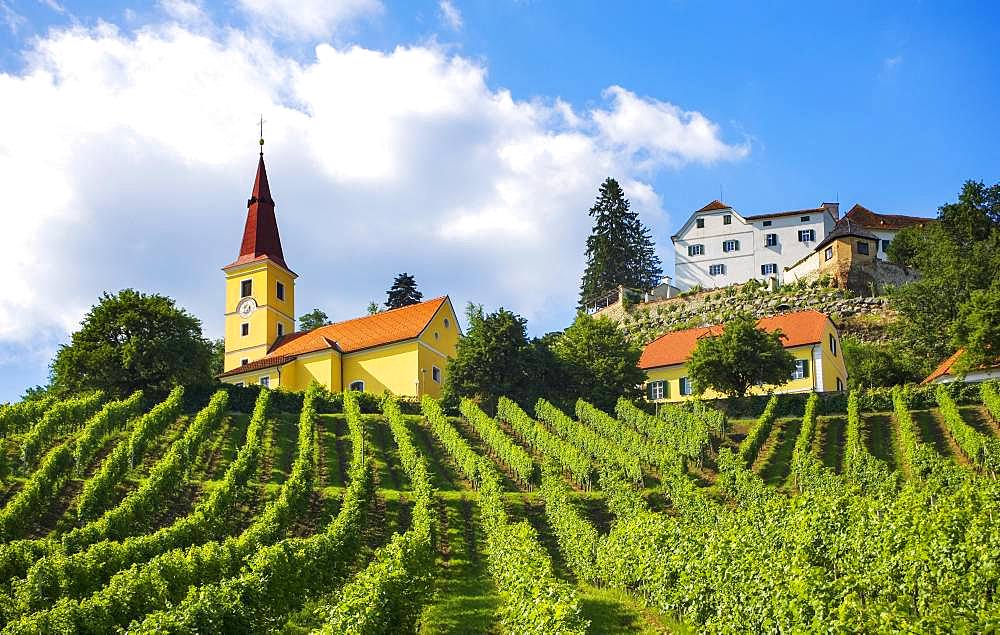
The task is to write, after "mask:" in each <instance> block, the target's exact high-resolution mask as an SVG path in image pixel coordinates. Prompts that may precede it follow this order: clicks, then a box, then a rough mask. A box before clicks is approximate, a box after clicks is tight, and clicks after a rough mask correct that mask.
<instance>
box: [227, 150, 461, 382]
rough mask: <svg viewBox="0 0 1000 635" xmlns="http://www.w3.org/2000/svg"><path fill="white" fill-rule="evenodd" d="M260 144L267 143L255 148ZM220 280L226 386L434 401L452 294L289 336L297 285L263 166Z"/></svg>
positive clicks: (448, 347) (453, 330)
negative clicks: (314, 386)
mask: <svg viewBox="0 0 1000 635" xmlns="http://www.w3.org/2000/svg"><path fill="white" fill-rule="evenodd" d="M261 143H263V141H262V142H261ZM222 270H223V271H224V272H225V274H226V314H225V319H226V328H225V345H226V352H225V362H224V367H223V368H224V371H223V373H222V374H221V375H220V376H219V378H220V379H221V380H222V381H224V382H227V383H231V384H239V385H250V384H260V385H263V386H268V387H269V388H283V389H285V390H293V391H299V390H305V388H306V387H307V386H309V384H310V383H311V382H313V381H316V382H319V383H320V384H322V385H323V386H325V387H326V388H328V389H329V390H331V391H334V392H340V391H343V390H348V389H350V390H362V391H368V392H374V393H382V392H384V391H386V390H389V391H392V392H393V393H395V394H397V395H401V396H415V397H419V396H421V395H424V394H430V395H434V396H437V395H439V394H440V392H441V388H442V386H443V385H444V381H445V373H446V372H447V368H448V360H449V359H451V358H452V357H454V356H455V350H456V346H457V344H458V338H459V337H460V335H461V332H460V331H459V326H458V320H457V319H456V316H455V308H454V307H453V306H452V303H451V300H450V299H449V298H448V296H441V297H438V298H434V299H433V300H427V301H426V302H421V303H418V304H412V305H409V306H405V307H402V308H398V309H391V310H388V311H383V312H381V313H377V314H375V315H368V316H364V317H359V318H355V319H352V320H346V321H344V322H337V323H335V324H328V325H326V326H321V327H319V328H316V329H313V330H311V331H304V332H295V279H296V278H297V277H298V276H297V275H296V274H295V273H294V272H293V271H292V270H291V269H289V267H288V265H287V264H286V263H285V257H284V254H283V253H282V250H281V238H280V236H279V235H278V223H277V218H276V216H275V213H274V200H273V199H272V198H271V190H270V186H269V184H268V181H267V171H266V169H265V167H264V153H263V152H261V154H260V160H259V161H258V163H257V175H256V178H255V179H254V185H253V191H252V193H251V196H250V199H249V200H248V201H247V220H246V225H245V227H244V230H243V241H242V243H241V244H240V253H239V256H238V257H237V259H236V260H235V261H233V262H231V263H230V264H228V265H226V266H225V267H223V268H222Z"/></svg>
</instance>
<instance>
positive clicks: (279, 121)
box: [0, 0, 748, 391]
mask: <svg viewBox="0 0 1000 635" xmlns="http://www.w3.org/2000/svg"><path fill="white" fill-rule="evenodd" d="M175 2H177V0H175ZM175 6H177V5H175ZM194 17H197V16H194ZM32 47H33V48H32V50H30V51H29V52H27V55H26V59H27V60H28V64H27V66H26V68H25V69H24V70H22V71H20V72H17V73H12V74H0V94H2V95H4V99H3V100H0V120H3V121H17V122H19V124H18V125H17V126H9V127H8V128H7V129H6V130H5V133H4V134H3V135H0V174H2V175H3V181H4V205H3V206H2V208H0V210H2V211H0V214H2V215H3V220H4V227H5V230H6V231H7V232H9V234H8V235H12V236H17V237H18V240H16V241H13V242H10V243H9V244H8V245H7V247H6V253H5V255H6V259H7V262H8V263H9V264H8V266H9V267H12V270H11V271H12V273H13V275H12V276H10V277H9V280H12V282H9V286H8V288H7V289H6V290H5V292H4V293H3V294H0V366H2V365H3V364H5V363H15V362H13V361H11V360H17V359H20V360H21V362H23V361H24V360H25V359H27V358H28V357H29V356H34V357H41V356H43V354H45V355H50V354H51V352H52V351H53V350H54V347H55V345H56V343H57V342H58V341H60V340H61V339H63V338H64V337H65V335H66V334H67V333H68V332H69V331H71V330H72V329H73V328H74V327H75V326H76V324H78V322H79V320H80V318H81V317H82V316H83V314H84V313H85V312H86V310H87V309H88V308H89V306H90V305H91V304H93V302H94V301H95V300H96V299H97V297H98V296H99V295H100V293H102V292H103V291H105V290H112V291H113V290H117V289H120V288H123V287H129V286H132V287H136V288H140V289H143V290H147V291H156V292H161V293H165V294H167V295H170V296H172V297H174V298H176V299H177V300H178V301H179V303H180V304H181V305H182V306H185V307H187V308H188V309H189V310H191V311H192V312H194V313H195V314H196V315H198V316H199V317H201V318H202V319H203V320H204V323H205V327H206V331H207V333H208V334H209V335H210V336H214V337H217V336H220V335H221V328H222V315H223V312H224V309H225V307H223V306H222V288H223V276H222V274H221V272H220V271H219V267H220V266H222V265H224V264H225V263H228V262H230V261H232V259H233V258H234V257H235V255H236V251H237V250H238V247H239V240H240V236H241V232H242V228H243V222H244V219H245V214H246V206H245V202H246V198H247V196H248V195H249V190H250V186H251V182H252V178H253V171H254V168H255V166H256V159H257V156H256V153H257V146H256V140H257V129H256V121H257V118H258V116H259V114H260V113H261V112H263V113H264V117H265V119H266V120H267V122H268V123H267V124H266V127H265V137H266V145H265V157H266V161H267V164H268V172H269V176H270V182H271V190H272V193H273V195H274V197H275V200H276V201H277V205H278V207H277V213H278V223H279V225H280V227H281V235H282V240H283V244H284V249H285V257H286V259H287V261H288V263H289V265H290V266H291V267H292V268H293V269H294V270H295V271H296V272H297V273H299V274H300V276H301V277H300V278H299V282H298V285H297V304H298V307H297V308H298V309H299V311H300V312H305V311H308V310H310V309H311V308H313V307H315V306H319V307H322V308H323V309H324V310H326V311H327V313H329V314H330V316H331V317H332V318H334V319H343V318H348V317H353V316H356V315H359V314H362V313H363V311H364V308H365V306H366V305H367V303H368V301H369V300H371V299H373V298H374V299H378V300H384V297H385V296H384V292H385V289H386V288H387V287H388V285H389V284H390V282H391V280H392V277H393V275H394V274H396V273H398V272H399V271H409V272H413V273H415V274H416V277H417V280H418V283H419V284H420V286H421V288H422V290H423V291H424V293H425V295H427V296H433V295H437V294H440V293H449V294H451V295H452V298H453V299H454V300H455V302H456V303H457V304H458V305H461V304H463V303H464V302H465V301H467V300H474V301H477V302H485V303H486V304H487V305H489V306H495V305H499V304H503V305H504V306H507V307H510V308H512V309H514V310H516V311H518V312H520V313H522V314H523V315H525V316H526V317H528V318H529V320H532V321H533V324H534V326H535V328H540V329H545V330H549V329H554V328H560V327H562V326H564V325H565V324H566V323H568V321H569V320H570V319H571V318H572V313H573V307H574V306H575V301H576V294H577V285H578V279H579V275H580V272H581V271H582V268H583V264H584V263H583V254H582V246H583V244H584V240H585V238H586V236H587V233H588V232H589V229H590V220H591V219H590V218H589V217H588V215H587V213H586V210H587V209H588V208H589V207H590V205H591V204H592V202H593V199H594V196H595V194H596V189H597V186H598V184H599V183H600V182H601V180H603V179H604V178H605V177H606V176H608V175H613V176H617V177H619V179H620V180H621V182H622V184H623V186H624V187H625V189H626V192H627V193H628V194H629V196H630V197H632V202H633V205H634V207H635V209H637V210H638V211H639V212H640V214H642V215H643V217H644V219H645V220H646V222H647V223H648V224H651V225H653V226H654V228H655V230H656V232H657V233H659V234H662V235H666V233H667V224H666V219H665V217H664V213H663V211H662V201H661V200H660V197H659V195H658V194H657V193H656V192H655V190H654V188H653V187H652V186H651V184H650V183H649V182H648V178H649V173H648V170H650V169H653V168H656V167H658V166H674V165H680V164H683V163H687V162H692V161H694V162H705V163H709V162H713V161H722V160H731V159H738V158H740V157H742V156H744V155H745V154H746V152H747V151H748V149H747V148H745V147H742V146H738V145H737V146H732V145H727V144H726V143H725V142H724V141H723V140H722V139H721V133H720V130H719V127H718V126H717V125H716V124H714V123H712V122H711V121H709V120H708V119H707V118H705V117H704V116H703V115H701V114H699V113H697V112H691V111H684V110H681V109H680V108H678V107H676V106H673V105H671V104H667V103H665V102H660V101H656V100H652V99H648V98H643V97H638V96H636V95H634V94H632V93H630V92H628V91H627V90H625V89H622V88H618V87H612V88H611V89H609V90H608V92H607V93H606V94H605V101H604V102H603V103H601V104H600V105H599V106H598V107H597V108H595V109H592V110H581V111H577V110H574V109H573V107H572V106H571V105H570V104H568V103H566V102H563V101H561V100H558V99H554V98H545V97H540V98H537V99H532V100H530V101H524V100H518V99H515V98H513V97H512V95H511V94H510V93H509V92H508V91H506V90H503V89H496V88H493V87H491V86H489V84H488V83H487V69H486V67H485V66H484V65H483V64H482V63H481V62H479V61H474V60H470V59H466V58H463V57H460V56H457V55H450V54H448V53H447V52H445V51H444V50H442V49H439V48H435V47H433V46H432V45H428V46H401V47H398V48H396V49H395V50H392V51H374V50H369V49H366V48H362V47H358V46H354V47H343V48H337V47H334V46H331V45H327V44H323V45H320V46H318V47H317V48H316V50H315V56H314V57H310V58H309V59H307V60H296V59H293V58H289V57H285V56H283V55H282V54H281V53H279V52H277V51H276V50H275V49H274V48H273V47H272V46H271V45H270V43H269V42H268V41H266V40H265V39H261V38H260V37H257V36H252V35H248V34H247V33H244V32H241V31H239V30H235V29H227V30H214V31H211V32H202V31H193V30H191V28H190V27H188V26H184V25H183V24H182V23H180V22H179V21H175V22H172V23H170V24H167V25H154V26H147V27H144V28H142V29H139V30H138V31H135V32H122V31H120V30H119V29H117V28H116V27H114V26H111V25H108V24H101V25H100V26H98V27H95V28H89V29H85V28H82V27H74V28H71V29H67V30H62V31H53V32H50V33H49V34H48V35H47V36H45V37H43V38H40V39H38V40H35V41H34V43H33V44H32ZM347 86H349V87H350V90H345V89H344V87H347ZM667 255H668V254H667V253H666V252H665V253H664V254H663V256H664V257H666V256H667ZM34 357H32V358H34ZM22 387H23V386H18V387H16V388H13V389H11V390H12V391H14V390H17V391H19V390H20V389H21V388H22Z"/></svg>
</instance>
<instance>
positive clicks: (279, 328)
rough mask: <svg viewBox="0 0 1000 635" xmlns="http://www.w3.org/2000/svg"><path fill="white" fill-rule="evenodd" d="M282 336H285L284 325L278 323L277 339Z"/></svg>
mask: <svg viewBox="0 0 1000 635" xmlns="http://www.w3.org/2000/svg"><path fill="white" fill-rule="evenodd" d="M284 334H285V325H284V324H282V323H281V322H278V337H281V336H282V335H284Z"/></svg>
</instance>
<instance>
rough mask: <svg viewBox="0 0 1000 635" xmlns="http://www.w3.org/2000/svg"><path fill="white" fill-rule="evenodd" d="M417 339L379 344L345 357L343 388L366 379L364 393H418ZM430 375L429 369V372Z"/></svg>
mask: <svg viewBox="0 0 1000 635" xmlns="http://www.w3.org/2000/svg"><path fill="white" fill-rule="evenodd" d="M417 346H418V345H417V342H416V340H409V341H406V342H401V343H399V344H389V345H386V346H378V347H375V348H371V349H368V350H364V351H358V352H356V353H347V354H345V355H344V356H343V371H342V372H343V374H344V381H343V383H344V389H345V390H346V389H347V388H349V387H350V385H351V383H352V382H355V381H363V382H365V392H371V393H382V392H385V391H386V390H391V391H392V392H393V393H394V394H397V395H401V396H416V390H417V381H418V376H419V370H418V364H419V356H418V352H417ZM427 372H428V374H430V370H428V371H427Z"/></svg>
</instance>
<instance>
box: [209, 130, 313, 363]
mask: <svg viewBox="0 0 1000 635" xmlns="http://www.w3.org/2000/svg"><path fill="white" fill-rule="evenodd" d="M260 145H261V152H260V160H259V161H258V162H257V176H256V178H255V179H254V182H253V191H252V192H251V194H250V200H248V201H247V222H246V226H245V227H244V229H243V242H242V243H241V244H240V254H239V257H237V259H236V260H235V261H234V262H232V263H230V264H228V265H226V266H225V267H223V268H222V270H223V271H224V272H225V274H226V358H225V366H224V370H225V371H229V370H232V369H234V368H238V367H240V366H242V365H243V364H246V363H249V362H253V361H256V360H258V359H260V358H262V357H264V356H265V355H266V354H267V351H268V350H269V349H270V348H271V346H273V345H274V343H275V341H276V340H277V339H278V338H280V337H281V336H282V335H285V334H288V333H292V332H293V331H294V330H295V278H296V277H298V276H296V274H295V273H294V272H293V271H292V270H291V269H289V268H288V265H286V264H285V257H284V255H283V254H282V253H281V239H280V237H279V236H278V221H277V219H276V218H275V216H274V200H273V199H272V198H271V189H270V187H269V186H268V183H267V171H266V170H265V169H264V148H263V146H264V140H263V139H261V140H260Z"/></svg>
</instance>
